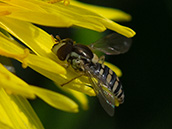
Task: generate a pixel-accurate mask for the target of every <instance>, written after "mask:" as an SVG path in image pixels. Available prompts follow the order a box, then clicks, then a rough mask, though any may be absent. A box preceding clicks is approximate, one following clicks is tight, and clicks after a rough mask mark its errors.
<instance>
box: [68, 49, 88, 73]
mask: <svg viewBox="0 0 172 129" xmlns="http://www.w3.org/2000/svg"><path fill="white" fill-rule="evenodd" d="M67 61H68V62H69V64H70V65H71V66H72V68H73V69H75V70H77V71H78V70H79V71H85V69H84V65H89V64H90V63H91V60H90V59H89V58H86V57H84V56H82V55H79V54H77V53H76V52H71V54H70V56H69V58H68V59H67Z"/></svg>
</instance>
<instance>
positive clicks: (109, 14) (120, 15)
mask: <svg viewBox="0 0 172 129" xmlns="http://www.w3.org/2000/svg"><path fill="white" fill-rule="evenodd" d="M70 4H71V5H75V6H78V7H81V8H84V9H89V10H90V11H93V12H95V13H98V14H99V15H101V16H103V17H106V18H109V19H113V20H115V21H130V20H131V15H129V14H127V13H125V12H123V11H121V10H119V9H113V8H108V7H103V6H102V7H101V6H96V5H91V4H86V3H82V2H79V1H75V0H72V1H71V2H70Z"/></svg>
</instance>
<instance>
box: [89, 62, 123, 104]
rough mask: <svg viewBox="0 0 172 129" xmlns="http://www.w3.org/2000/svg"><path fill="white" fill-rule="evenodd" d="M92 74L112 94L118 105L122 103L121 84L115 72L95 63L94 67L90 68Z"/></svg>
mask: <svg viewBox="0 0 172 129" xmlns="http://www.w3.org/2000/svg"><path fill="white" fill-rule="evenodd" d="M91 69H92V72H93V74H94V75H95V76H96V77H97V78H98V79H99V80H101V82H102V83H104V85H106V86H107V87H108V89H109V90H111V92H113V93H114V95H115V97H116V98H117V100H118V101H119V103H120V104H122V103H123V102H124V91H123V89H122V85H121V82H120V80H119V78H118V77H117V75H116V74H115V72H113V71H112V70H111V69H110V68H109V67H107V66H106V65H102V64H100V63H96V65H95V66H94V67H91Z"/></svg>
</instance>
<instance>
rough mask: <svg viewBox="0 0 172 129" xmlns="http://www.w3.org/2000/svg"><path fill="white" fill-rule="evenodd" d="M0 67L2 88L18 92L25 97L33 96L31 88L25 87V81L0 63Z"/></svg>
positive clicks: (10, 91)
mask: <svg viewBox="0 0 172 129" xmlns="http://www.w3.org/2000/svg"><path fill="white" fill-rule="evenodd" d="M0 69H1V71H0V78H1V79H0V84H1V85H0V87H1V88H4V89H5V90H6V91H7V92H8V93H13V94H19V95H21V96H25V97H27V98H35V95H34V93H33V91H32V90H31V89H27V88H28V84H27V83H25V82H24V81H22V80H21V79H20V78H18V77H17V76H15V75H13V74H12V73H11V72H9V71H8V70H7V69H6V68H5V67H4V66H3V65H2V64H0Z"/></svg>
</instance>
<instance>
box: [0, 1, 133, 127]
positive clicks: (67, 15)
mask: <svg viewBox="0 0 172 129" xmlns="http://www.w3.org/2000/svg"><path fill="white" fill-rule="evenodd" d="M59 1H61V0H59ZM55 2H56V1H55ZM51 3H53V1H41V0H29V1H27V0H0V55H2V56H5V57H8V58H13V59H16V60H18V61H20V62H21V63H22V67H23V68H26V67H27V66H29V67H30V68H32V69H33V70H35V71H37V72H39V73H40V74H42V75H44V76H45V77H47V78H49V79H51V80H53V81H54V82H55V83H56V84H57V85H60V84H63V83H65V82H67V81H69V80H71V79H72V78H73V77H74V76H77V73H76V72H75V71H74V70H73V69H72V68H70V67H69V68H68V69H65V68H64V67H62V66H63V65H64V62H61V61H60V60H59V59H58V58H57V57H56V56H55V55H54V54H53V53H52V51H51V48H52V46H53V45H54V41H53V39H52V37H51V35H49V34H48V33H46V32H45V31H43V30H42V29H40V28H38V27H37V26H35V25H33V24H32V23H35V24H39V25H45V26H52V27H70V26H79V27H84V28H88V29H91V30H95V31H99V32H102V31H104V30H106V29H111V30H113V31H116V32H118V33H120V34H122V35H125V36H127V37H133V36H134V35H135V32H134V31H133V30H132V29H130V28H128V27H125V26H122V25H119V24H117V23H115V22H113V21H111V20H109V19H108V18H106V17H105V16H106V14H101V15H99V14H97V13H96V12H94V11H91V10H93V6H91V7H90V6H88V5H83V4H81V3H79V2H78V3H77V2H76V1H75V2H74V1H71V4H70V5H68V4H69V3H70V2H69V1H67V0H66V1H64V3H65V4H64V3H61V2H58V3H55V4H51ZM80 6H82V7H80ZM89 8H90V10H89ZM96 8H97V7H96ZM97 9H98V10H100V9H102V8H97ZM105 10H106V11H107V12H116V13H117V14H118V16H119V17H120V18H119V17H118V18H117V17H116V18H115V17H114V19H117V20H119V19H121V20H129V19H130V15H128V14H126V13H123V12H120V11H115V10H111V9H110V10H108V9H107V8H106V9H105ZM108 17H111V18H112V15H111V16H108ZM9 34H11V35H13V36H14V37H15V38H17V39H18V40H20V41H21V42H22V43H23V44H25V45H26V46H27V47H28V48H29V49H30V50H29V49H28V48H26V47H24V46H23V45H21V44H19V43H18V42H17V41H15V40H14V39H13V38H12V37H11V36H10V35H9ZM107 65H108V64H107ZM113 67H114V68H113V70H114V71H116V73H117V75H118V76H120V75H121V71H120V70H119V69H118V68H116V67H115V66H113ZM0 69H1V71H0V78H1V79H0V84H1V86H0V92H2V94H1V93H0V95H1V96H0V97H1V98H2V100H3V101H6V102H7V103H5V104H7V105H5V104H4V103H3V102H1V103H0V113H1V112H2V113H4V116H5V117H6V118H7V119H10V118H9V114H8V113H6V112H8V110H6V109H5V107H6V106H8V105H10V103H13V104H14V106H15V107H16V108H17V111H20V112H23V114H21V116H20V114H19V116H17V115H16V116H15V117H16V118H15V119H22V117H25V118H26V121H24V123H25V124H27V125H30V124H33V123H32V122H31V123H28V119H30V117H29V116H28V114H27V113H25V112H26V111H24V110H22V109H20V108H22V107H21V104H19V103H18V102H17V101H13V99H12V100H11V101H10V100H8V99H9V97H10V98H14V99H15V98H16V97H17V98H18V97H19V96H23V97H24V98H31V99H34V98H35V97H36V96H37V97H40V98H41V99H42V100H44V101H45V102H47V103H48V104H50V105H51V106H53V107H55V108H57V109H60V110H64V111H68V112H77V111H78V105H77V104H76V103H75V102H74V101H72V100H71V99H70V98H68V97H66V96H64V95H62V94H59V93H56V92H53V91H49V90H47V89H42V88H38V87H36V86H31V85H29V84H27V83H26V82H24V81H23V80H21V79H20V78H18V77H17V76H15V75H14V74H12V73H11V72H9V71H8V70H7V69H6V68H5V67H4V66H3V65H2V64H0ZM89 84H90V83H89V81H88V79H87V77H80V78H77V79H75V80H74V81H72V83H68V84H66V85H65V86H64V87H61V88H62V89H64V90H65V91H66V92H69V93H71V94H73V95H74V96H75V97H76V98H77V99H78V100H79V102H80V103H81V104H82V107H83V109H87V108H88V101H87V98H86V96H85V95H84V94H87V95H89V96H95V92H94V91H93V89H92V88H91V87H88V85H89ZM83 93H84V94H83ZM4 96H7V97H4ZM3 97H4V98H3ZM24 98H20V99H19V100H20V101H21V99H24ZM24 101H26V100H25V99H24ZM21 103H22V102H21ZM24 103H25V102H24ZM23 105H25V104H23ZM23 108H24V107H23ZM25 110H27V108H26V109H25ZM28 110H31V109H28ZM9 111H11V110H10V107H9ZM17 111H16V112H15V111H14V112H10V113H12V114H14V115H15V114H18V113H17ZM5 113H6V114H5ZM31 115H33V116H35V115H34V113H33V112H31ZM18 117H19V118H18ZM34 118H35V119H36V120H35V121H39V120H38V119H37V118H36V117H34ZM9 121H10V122H9V123H5V122H4V121H3V120H1V119H0V127H1V126H5V125H7V126H9V128H17V126H20V128H22V124H21V125H17V124H18V123H15V121H14V122H13V119H12V120H9ZM11 121H12V122H11ZM29 122H30V121H29ZM1 123H2V124H1ZM24 123H23V124H24ZM38 123H39V122H38ZM14 124H16V125H14ZM30 126H34V127H35V128H38V127H39V126H40V127H39V128H42V125H41V124H39V125H36V124H35V125H34V124H33V125H30Z"/></svg>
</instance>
